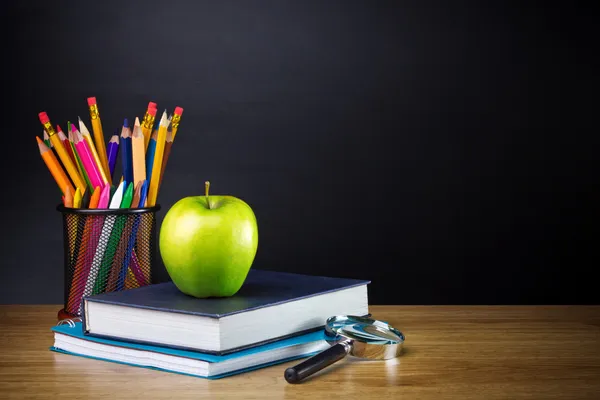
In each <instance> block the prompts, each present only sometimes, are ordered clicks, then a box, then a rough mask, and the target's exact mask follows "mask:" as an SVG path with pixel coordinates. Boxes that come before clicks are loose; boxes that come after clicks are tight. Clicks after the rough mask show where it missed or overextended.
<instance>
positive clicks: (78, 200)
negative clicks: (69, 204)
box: [73, 188, 81, 208]
mask: <svg viewBox="0 0 600 400" xmlns="http://www.w3.org/2000/svg"><path fill="white" fill-rule="evenodd" d="M73 208H81V190H79V188H77V189H75V195H74V196H73Z"/></svg>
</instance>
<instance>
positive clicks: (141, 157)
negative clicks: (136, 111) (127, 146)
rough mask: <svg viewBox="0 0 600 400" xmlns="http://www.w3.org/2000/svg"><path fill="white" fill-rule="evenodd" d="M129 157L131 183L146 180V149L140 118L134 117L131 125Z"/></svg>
mask: <svg viewBox="0 0 600 400" xmlns="http://www.w3.org/2000/svg"><path fill="white" fill-rule="evenodd" d="M131 150H132V151H131V152H132V155H131V158H132V160H133V184H134V185H135V186H137V185H138V184H140V183H142V182H144V181H145V180H146V149H145V145H144V134H143V133H142V128H141V127H140V120H139V119H138V118H137V117H136V119H135V124H134V125H133V135H132V137H131Z"/></svg>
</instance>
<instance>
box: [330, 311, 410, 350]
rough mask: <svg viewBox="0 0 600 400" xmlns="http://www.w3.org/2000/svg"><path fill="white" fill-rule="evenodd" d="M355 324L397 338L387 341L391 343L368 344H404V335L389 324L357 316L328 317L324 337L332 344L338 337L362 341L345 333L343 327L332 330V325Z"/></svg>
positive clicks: (347, 332)
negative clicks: (371, 327)
mask: <svg viewBox="0 0 600 400" xmlns="http://www.w3.org/2000/svg"><path fill="white" fill-rule="evenodd" d="M353 322H354V323H357V324H363V325H367V326H369V325H370V326H374V327H376V328H378V329H379V330H383V331H388V332H390V333H392V335H394V336H396V337H397V340H396V338H394V339H392V338H390V339H388V341H389V342H393V343H379V342H370V344H377V345H383V344H387V345H400V346H402V344H403V343H404V340H405V337H404V334H403V333H402V332H400V331H399V330H398V329H396V328H394V327H393V326H391V325H390V324H388V323H387V322H385V321H380V320H377V319H372V318H367V317H359V316H357V315H334V316H333V317H329V318H327V321H326V322H325V335H326V336H328V337H329V338H331V339H328V340H327V341H328V342H330V343H331V342H334V341H336V338H338V339H339V337H340V336H342V337H344V338H346V339H349V340H357V341H362V338H361V337H359V336H357V335H353V334H352V332H349V331H346V330H345V329H344V327H342V328H341V329H336V328H334V327H333V326H334V324H336V323H353ZM385 341H386V340H382V342H385Z"/></svg>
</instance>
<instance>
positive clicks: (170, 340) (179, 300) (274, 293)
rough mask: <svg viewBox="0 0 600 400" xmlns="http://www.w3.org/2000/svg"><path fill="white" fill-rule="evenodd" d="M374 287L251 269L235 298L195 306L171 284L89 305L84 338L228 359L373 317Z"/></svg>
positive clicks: (198, 301)
mask: <svg viewBox="0 0 600 400" xmlns="http://www.w3.org/2000/svg"><path fill="white" fill-rule="evenodd" d="M368 283H370V282H369V281H364V280H356V279H342V278H330V277H323V276H310V275H300V274H292V273H285V272H273V271H263V270H257V269H251V270H250V272H249V273H248V277H247V278H246V281H245V282H244V285H243V286H242V288H241V289H240V290H239V292H238V293H237V294H236V295H235V296H232V297H225V298H207V299H197V298H195V297H191V296H188V295H186V294H183V293H182V292H180V291H179V290H178V289H177V287H176V286H175V285H174V284H173V283H172V282H167V283H160V284H156V285H150V286H145V287H142V288H138V289H131V290H125V291H121V292H111V293H104V294H100V295H96V296H90V297H85V298H84V300H83V327H84V333H85V334H86V335H91V336H95V337H103V338H109V339H115V340H125V341H130V342H135V343H142V344H151V345H157V346H166V347H172V348H179V349H185V350H193V351H201V352H204V353H209V354H228V353H232V352H235V351H240V350H243V349H247V348H250V347H254V346H258V345H263V344H265V343H269V342H273V341H277V340H282V339H284V338H288V337H290V336H294V335H299V334H304V333H307V332H310V331H314V330H318V329H322V328H323V326H324V324H325V320H326V319H327V318H329V317H331V316H333V315H340V314H346V315H367V314H369V305H368V304H369V303H368V296H367V284H368Z"/></svg>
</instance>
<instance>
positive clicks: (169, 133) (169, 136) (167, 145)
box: [158, 130, 173, 191]
mask: <svg viewBox="0 0 600 400" xmlns="http://www.w3.org/2000/svg"><path fill="white" fill-rule="evenodd" d="M171 146H173V132H172V131H171V130H169V131H167V139H166V142H165V154H164V155H163V161H162V165H161V167H160V180H159V181H158V190H159V191H160V185H161V184H162V181H163V175H164V174H165V169H166V168H167V161H169V156H170V155H171Z"/></svg>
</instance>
